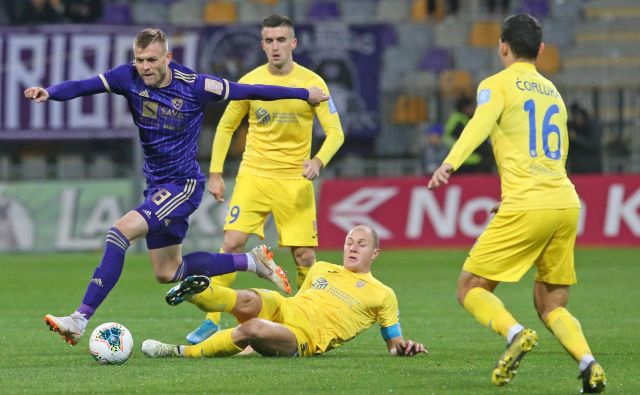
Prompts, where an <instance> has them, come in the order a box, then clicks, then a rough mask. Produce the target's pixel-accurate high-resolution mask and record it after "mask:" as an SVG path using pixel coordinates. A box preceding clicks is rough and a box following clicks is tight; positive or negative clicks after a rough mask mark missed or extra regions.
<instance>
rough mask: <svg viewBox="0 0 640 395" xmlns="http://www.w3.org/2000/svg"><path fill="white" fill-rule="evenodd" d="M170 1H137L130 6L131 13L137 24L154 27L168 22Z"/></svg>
mask: <svg viewBox="0 0 640 395" xmlns="http://www.w3.org/2000/svg"><path fill="white" fill-rule="evenodd" d="M170 7H171V0H161V1H151V0H138V1H134V2H133V3H132V4H131V13H132V15H133V19H134V20H135V23H137V24H143V25H144V24H148V25H154V24H158V23H167V22H168V21H169V8H170Z"/></svg>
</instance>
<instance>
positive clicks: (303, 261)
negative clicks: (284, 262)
mask: <svg viewBox="0 0 640 395" xmlns="http://www.w3.org/2000/svg"><path fill="white" fill-rule="evenodd" d="M293 256H294V258H295V260H296V265H298V266H302V267H311V266H313V264H314V263H315V262H316V254H315V251H314V250H313V248H298V249H296V250H295V251H294V253H293Z"/></svg>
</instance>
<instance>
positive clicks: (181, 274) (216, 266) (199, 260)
mask: <svg viewBox="0 0 640 395" xmlns="http://www.w3.org/2000/svg"><path fill="white" fill-rule="evenodd" d="M246 270H247V255H246V254H220V253H211V252H192V253H191V254H187V255H185V256H183V257H182V264H180V266H179V267H178V270H176V274H175V276H174V277H173V282H176V281H182V280H183V279H184V278H186V277H189V276H191V275H194V274H200V275H203V276H209V277H212V276H219V275H221V274H227V273H233V272H238V271H241V272H242V271H246Z"/></svg>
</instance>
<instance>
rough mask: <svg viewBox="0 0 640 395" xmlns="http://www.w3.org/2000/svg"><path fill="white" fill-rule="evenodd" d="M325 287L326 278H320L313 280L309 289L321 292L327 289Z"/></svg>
mask: <svg viewBox="0 0 640 395" xmlns="http://www.w3.org/2000/svg"><path fill="white" fill-rule="evenodd" d="M327 285H329V281H327V279H326V278H322V277H320V278H316V279H315V280H313V282H312V283H311V288H313V289H319V290H322V289H325V288H327Z"/></svg>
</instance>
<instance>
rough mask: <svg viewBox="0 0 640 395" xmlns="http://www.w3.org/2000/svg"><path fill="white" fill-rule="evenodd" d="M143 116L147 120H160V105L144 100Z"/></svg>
mask: <svg viewBox="0 0 640 395" xmlns="http://www.w3.org/2000/svg"><path fill="white" fill-rule="evenodd" d="M142 116H143V117H147V118H158V103H156V102H154V101H149V100H144V101H143V102H142Z"/></svg>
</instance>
